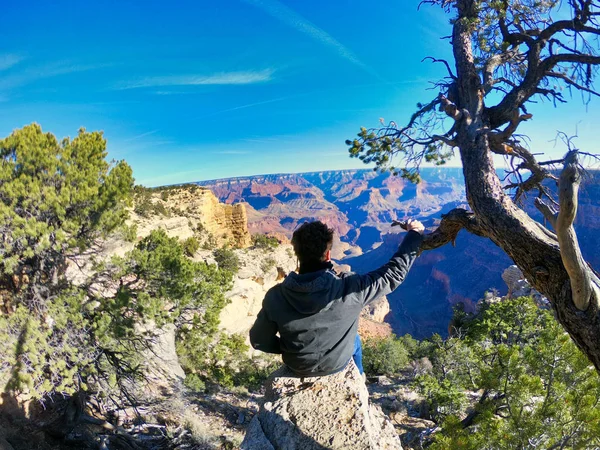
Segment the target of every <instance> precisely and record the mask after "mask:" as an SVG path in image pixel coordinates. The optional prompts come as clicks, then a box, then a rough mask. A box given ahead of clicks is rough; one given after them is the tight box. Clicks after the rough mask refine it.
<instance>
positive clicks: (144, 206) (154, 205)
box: [133, 186, 170, 218]
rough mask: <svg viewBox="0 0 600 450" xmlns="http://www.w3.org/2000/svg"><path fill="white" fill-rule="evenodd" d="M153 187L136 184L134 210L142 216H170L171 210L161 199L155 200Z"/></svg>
mask: <svg viewBox="0 0 600 450" xmlns="http://www.w3.org/2000/svg"><path fill="white" fill-rule="evenodd" d="M152 192H153V190H152V189H148V188H145V187H143V186H136V187H135V189H134V202H133V203H134V207H133V211H134V212H135V213H136V214H137V215H139V216H142V217H145V218H149V217H152V216H169V215H170V214H169V211H168V210H167V208H166V207H165V205H164V204H163V202H161V201H153V199H152Z"/></svg>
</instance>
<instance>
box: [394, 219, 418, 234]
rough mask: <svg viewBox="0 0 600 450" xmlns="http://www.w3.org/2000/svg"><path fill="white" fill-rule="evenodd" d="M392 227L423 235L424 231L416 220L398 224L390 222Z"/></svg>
mask: <svg viewBox="0 0 600 450" xmlns="http://www.w3.org/2000/svg"><path fill="white" fill-rule="evenodd" d="M392 226H393V227H395V226H399V227H400V228H402V229H403V230H406V231H411V230H412V231H416V232H417V233H421V234H423V232H424V231H425V227H424V226H423V224H422V223H421V222H419V221H418V220H413V219H408V220H407V221H406V222H398V221H396V220H394V221H393V222H392Z"/></svg>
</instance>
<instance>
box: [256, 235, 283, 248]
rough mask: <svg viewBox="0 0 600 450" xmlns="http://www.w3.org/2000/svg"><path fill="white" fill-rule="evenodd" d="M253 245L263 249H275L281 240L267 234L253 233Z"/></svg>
mask: <svg viewBox="0 0 600 450" xmlns="http://www.w3.org/2000/svg"><path fill="white" fill-rule="evenodd" d="M252 246H253V247H254V248H258V249H261V250H273V249H275V248H277V247H279V240H277V238H276V237H273V236H268V235H266V234H253V235H252Z"/></svg>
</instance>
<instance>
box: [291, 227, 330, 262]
mask: <svg viewBox="0 0 600 450" xmlns="http://www.w3.org/2000/svg"><path fill="white" fill-rule="evenodd" d="M292 245H293V246H294V252H295V253H296V256H297V257H298V259H299V260H300V263H316V262H320V261H325V253H327V250H331V246H332V245H333V230H332V229H331V228H329V227H328V226H327V225H325V224H324V223H323V222H320V221H318V220H317V221H315V222H304V223H303V224H302V225H301V226H300V228H298V229H297V230H296V231H294V235H293V236H292Z"/></svg>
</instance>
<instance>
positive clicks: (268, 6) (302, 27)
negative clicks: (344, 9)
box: [242, 0, 391, 84]
mask: <svg viewBox="0 0 600 450" xmlns="http://www.w3.org/2000/svg"><path fill="white" fill-rule="evenodd" d="M242 1H244V2H246V3H248V4H250V5H252V6H255V7H257V8H259V9H262V10H263V11H264V12H266V13H267V14H269V15H270V16H272V17H274V18H275V19H277V20H279V21H281V22H283V23H285V24H286V25H288V26H290V27H292V28H294V29H295V30H297V31H299V32H301V33H304V34H306V35H307V36H309V37H311V38H312V39H314V40H316V41H318V42H320V43H321V44H323V45H325V46H326V47H329V48H331V49H332V50H333V51H335V52H336V53H337V54H338V55H339V56H341V57H342V58H344V59H346V60H347V61H350V62H351V63H352V64H354V65H356V66H358V67H360V68H361V69H363V70H364V71H365V72H367V73H369V74H370V75H373V76H374V77H376V78H377V79H379V80H380V81H384V82H385V83H386V84H391V83H389V82H388V81H387V80H384V79H383V78H382V77H381V76H380V75H379V74H378V73H377V72H375V70H374V69H373V68H371V67H369V66H367V65H366V64H365V63H363V62H362V61H361V60H360V59H359V58H358V56H356V55H355V54H354V52H353V51H352V50H350V49H349V48H348V47H346V46H345V45H344V44H342V43H341V42H339V41H338V40H336V39H335V38H334V37H333V36H331V35H330V34H329V33H327V32H326V31H324V30H322V29H321V28H319V27H317V26H316V25H314V24H313V23H311V22H310V21H309V20H307V19H305V18H304V17H302V16H301V15H300V14H298V13H297V12H296V11H294V10H293V9H291V8H289V7H287V6H286V5H284V4H282V3H280V2H278V1H277V0H242Z"/></svg>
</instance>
